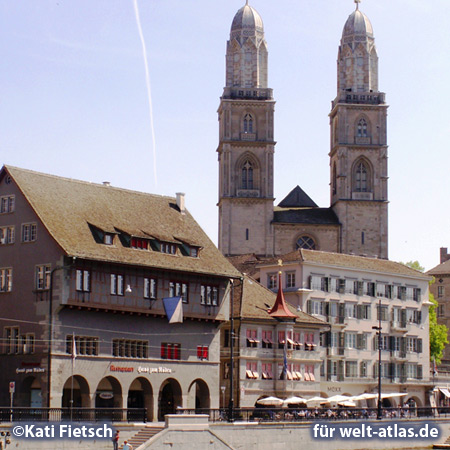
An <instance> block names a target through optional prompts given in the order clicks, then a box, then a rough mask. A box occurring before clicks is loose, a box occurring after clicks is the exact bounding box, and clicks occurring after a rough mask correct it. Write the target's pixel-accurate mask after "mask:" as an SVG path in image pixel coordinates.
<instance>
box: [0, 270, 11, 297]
mask: <svg viewBox="0 0 450 450" xmlns="http://www.w3.org/2000/svg"><path fill="white" fill-rule="evenodd" d="M11 291H12V269H11V268H8V269H0V292H11Z"/></svg>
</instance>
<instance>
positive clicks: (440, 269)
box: [427, 259, 450, 275]
mask: <svg viewBox="0 0 450 450" xmlns="http://www.w3.org/2000/svg"><path fill="white" fill-rule="evenodd" d="M427 274H428V275H446V274H450V259H449V260H448V261H445V262H443V263H442V264H438V265H437V266H436V267H433V268H432V269H431V270H429V271H428V272H427Z"/></svg>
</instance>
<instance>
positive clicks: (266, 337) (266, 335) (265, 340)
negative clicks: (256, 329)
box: [261, 330, 273, 348]
mask: <svg viewBox="0 0 450 450" xmlns="http://www.w3.org/2000/svg"><path fill="white" fill-rule="evenodd" d="M261 347H262V348H272V347H273V340H272V331H270V330H262V344H261Z"/></svg>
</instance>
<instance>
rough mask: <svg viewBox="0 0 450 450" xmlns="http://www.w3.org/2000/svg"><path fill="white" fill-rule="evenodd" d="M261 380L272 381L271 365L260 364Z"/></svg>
mask: <svg viewBox="0 0 450 450" xmlns="http://www.w3.org/2000/svg"><path fill="white" fill-rule="evenodd" d="M261 378H262V379H263V380H272V379H273V365H272V363H262V364H261Z"/></svg>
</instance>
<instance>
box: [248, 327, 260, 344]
mask: <svg viewBox="0 0 450 450" xmlns="http://www.w3.org/2000/svg"><path fill="white" fill-rule="evenodd" d="M257 336H258V330H250V329H247V347H250V348H257V347H258V344H259V340H258V338H257Z"/></svg>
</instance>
